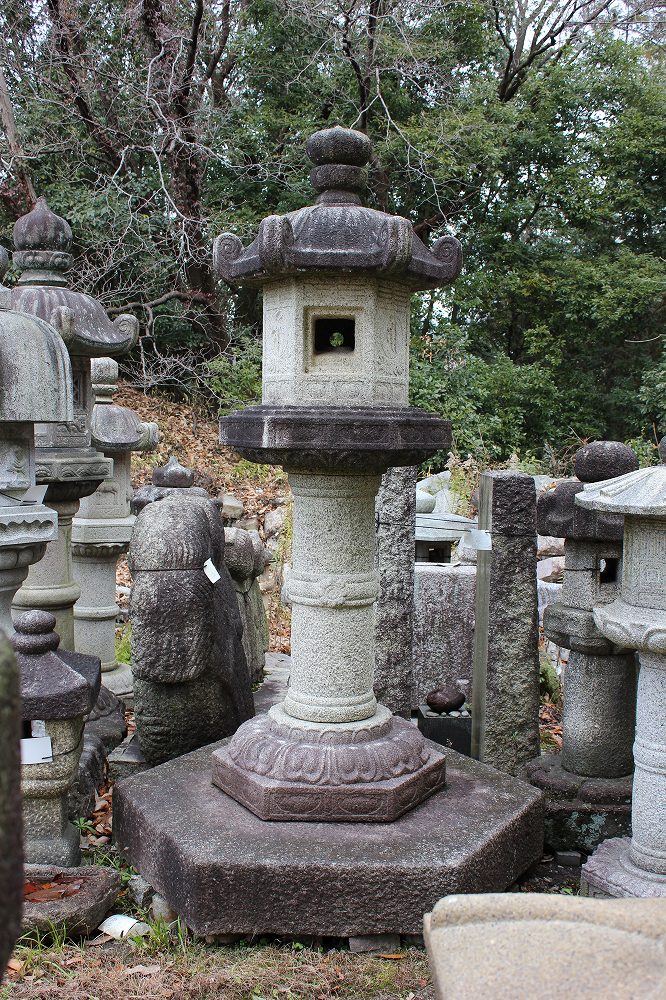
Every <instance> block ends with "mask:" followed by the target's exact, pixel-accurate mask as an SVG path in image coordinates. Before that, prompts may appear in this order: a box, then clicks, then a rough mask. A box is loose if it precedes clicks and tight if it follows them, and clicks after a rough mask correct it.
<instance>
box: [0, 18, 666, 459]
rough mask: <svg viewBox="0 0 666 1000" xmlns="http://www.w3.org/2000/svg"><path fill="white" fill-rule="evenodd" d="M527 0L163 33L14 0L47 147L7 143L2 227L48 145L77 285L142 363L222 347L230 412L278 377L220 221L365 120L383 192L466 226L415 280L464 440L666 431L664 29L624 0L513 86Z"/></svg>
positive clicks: (564, 40)
mask: <svg viewBox="0 0 666 1000" xmlns="http://www.w3.org/2000/svg"><path fill="white" fill-rule="evenodd" d="M149 6H150V5H149ZM223 6H226V5H223ZM496 6H497V5H496ZM519 6H520V10H522V9H523V8H524V5H516V6H515V7H514V5H512V4H510V3H508V4H501V5H499V6H498V7H497V9H496V13H495V14H494V13H493V10H494V8H493V7H492V6H490V5H487V4H484V3H481V2H476V0H472V2H470V3H466V4H443V3H442V4H432V5H422V4H414V3H412V2H410V0H398V2H397V3H395V4H392V5H388V7H387V10H386V13H385V14H384V15H382V17H381V18H379V19H375V20H374V21H373V19H372V17H371V9H370V5H368V4H367V3H365V2H363V0H350V4H349V13H348V16H347V17H346V18H345V16H343V14H342V13H341V11H340V10H338V9H337V8H336V7H335V5H332V4H307V3H305V2H304V0H294V2H293V3H290V4H288V5H285V4H283V3H280V2H279V0H247V2H243V3H239V4H231V5H229V11H230V20H229V22H228V23H225V22H224V20H223V17H222V13H221V8H220V5H214V4H212V3H210V2H209V0H206V2H205V3H204V4H203V5H202V7H203V10H202V19H201V23H200V25H199V26H198V28H197V31H196V32H194V31H193V22H192V18H193V16H194V14H193V10H194V8H192V7H191V5H187V4H172V5H158V7H159V10H160V12H161V13H160V16H162V17H163V18H164V19H165V23H164V25H162V26H161V27H160V32H158V34H159V37H160V38H162V39H166V41H164V42H163V43H162V42H160V43H159V45H158V46H157V48H155V47H154V45H153V42H154V39H152V37H151V36H150V33H149V30H148V28H147V24H148V22H149V20H150V18H149V17H148V15H147V16H146V17H145V18H144V17H142V18H128V17H127V7H126V4H124V3H121V2H120V0H105V2H104V3H101V0H88V2H86V3H85V4H80V3H79V2H78V0H73V2H72V3H71V4H70V5H69V6H68V8H67V10H68V13H67V18H68V20H67V24H66V25H65V26H64V27H63V25H59V24H58V23H56V21H55V20H54V18H55V17H56V14H55V13H54V12H57V11H58V10H60V7H59V5H56V4H51V5H47V6H46V7H45V8H44V11H43V12H41V13H40V12H39V11H38V10H37V8H36V7H34V5H33V6H31V5H16V4H9V5H7V6H6V9H5V10H4V11H0V28H1V29H2V31H1V32H0V38H2V39H3V41H2V42H0V45H2V46H3V56H4V57H5V58H4V63H5V75H6V77H7V80H8V85H9V88H10V96H11V100H12V104H13V107H14V113H15V116H16V120H17V130H18V136H19V139H20V142H21V143H22V146H23V148H24V151H25V155H24V156H21V155H18V156H13V157H8V158H6V160H5V161H4V162H6V163H8V164H10V165H9V166H5V167H4V168H3V171H4V172H3V185H4V186H3V189H2V190H3V194H2V197H0V237H2V238H4V239H5V241H7V240H8V239H9V235H10V229H11V225H12V223H13V221H14V219H15V217H16V215H17V214H19V213H20V211H21V210H23V208H24V207H25V205H24V204H22V203H21V198H22V195H21V185H20V182H19V181H20V178H19V176H18V173H17V171H18V170H19V169H21V168H20V164H26V165H27V166H26V169H28V170H29V171H30V175H31V178H32V181H33V184H34V186H35V188H36V189H37V191H38V193H39V194H44V195H46V196H47V198H48V199H49V202H50V203H51V205H52V207H53V208H54V209H55V210H56V211H58V212H60V213H61V214H64V215H65V216H66V217H67V218H68V219H69V220H70V222H71V224H72V226H73V229H74V232H75V239H76V242H75V246H74V248H73V249H74V254H75V266H74V268H73V271H72V273H73V277H74V281H75V283H77V284H78V285H79V286H81V287H86V289H87V290H89V291H91V292H92V293H93V294H95V295H97V296H99V297H101V298H102V300H103V301H104V303H105V304H106V305H107V306H110V307H113V308H114V309H115V310H116V311H120V310H121V309H126V308H130V309H132V310H134V311H136V312H137V315H138V316H139V318H140V320H141V323H142V331H143V334H144V340H145V343H144V347H145V351H144V354H143V356H142V360H145V357H146V356H147V355H149V354H150V352H151V351H154V352H157V353H158V354H161V355H167V356H169V355H172V354H174V353H176V354H177V353H178V352H185V351H199V352H201V354H202V358H203V360H204V361H208V362H210V359H211V358H212V357H215V360H214V361H213V362H212V363H210V364H209V366H208V368H207V374H206V378H207V379H208V378H210V383H211V387H212V389H213V394H214V395H215V396H216V397H217V398H218V399H221V400H222V412H228V411H229V410H232V409H234V408H236V407H238V406H243V405H247V404H250V403H254V402H256V401H257V400H258V399H259V395H260V392H259V388H260V354H261V346H260V326H261V315H260V296H259V294H258V292H257V291H256V290H254V289H251V288H246V289H242V290H240V291H238V290H230V289H229V288H227V287H226V286H223V285H222V284H216V282H215V280H214V277H213V276H212V273H211V267H210V245H211V243H212V239H213V237H214V236H215V235H217V234H219V233H220V232H223V231H232V232H234V233H235V234H236V235H238V236H239V237H240V238H241V239H242V240H243V241H244V242H245V243H246V244H247V243H248V242H249V241H250V240H252V239H253V238H254V236H255V235H256V231H257V227H258V224H259V222H260V220H261V219H262V218H264V217H265V216H266V215H268V214H273V213H284V212H287V211H290V210H292V209H295V208H297V207H299V206H301V205H303V204H306V203H308V202H310V201H311V199H312V192H311V189H310V186H309V183H308V179H307V177H308V163H307V160H306V157H305V153H304V142H305V139H306V138H307V136H308V134H309V133H310V132H312V131H313V130H315V129H316V128H320V127H322V126H325V125H331V124H335V123H340V124H343V125H349V126H360V127H362V128H365V129H367V131H368V133H369V135H370V137H371V138H372V140H373V143H374V156H373V161H372V163H371V166H370V173H369V186H368V195H367V199H368V203H369V204H370V205H371V206H372V207H375V208H379V209H382V210H385V211H390V212H395V213H399V214H401V215H403V216H405V217H406V218H408V219H410V221H411V222H412V223H413V224H414V226H415V227H416V230H417V233H418V235H419V236H420V237H421V238H422V239H423V240H424V242H426V243H429V242H431V241H432V240H433V239H434V238H436V237H437V236H438V235H440V234H443V233H455V235H457V236H458V237H459V238H460V240H461V242H462V244H463V248H464V254H465V268H464V271H463V274H462V275H461V276H460V278H459V279H458V281H457V282H456V283H455V284H454V285H453V286H452V287H451V288H449V289H445V290H443V291H437V292H433V293H428V294H426V295H423V296H419V297H416V298H415V304H414V315H413V325H412V352H411V357H412V388H411V396H412V402H414V403H415V404H417V405H421V406H424V407H425V408H426V409H429V410H432V411H434V412H437V413H440V414H442V415H444V416H448V417H449V418H450V419H451V421H452V424H453V430H454V441H455V448H456V449H457V451H458V452H459V453H460V454H461V455H467V454H472V455H474V456H475V458H476V459H477V460H478V461H479V462H480V463H488V462H492V463H500V462H503V461H507V460H508V459H509V458H510V457H511V456H512V455H513V454H514V453H517V454H520V455H523V456H527V455H530V456H532V459H534V460H536V461H541V460H542V459H545V460H546V461H548V462H550V461H551V459H552V456H557V455H559V454H561V453H563V452H564V453H567V454H568V453H570V451H571V450H572V449H573V448H574V447H575V445H576V444H578V443H580V441H582V440H587V439H592V438H596V437H614V438H619V439H622V440H625V439H628V438H631V439H633V440H638V441H641V442H654V441H655V440H658V438H659V436H660V435H661V434H663V433H664V431H666V392H665V391H664V390H665V388H666V355H665V354H664V332H663V331H664V305H665V302H666V263H665V258H666V253H665V250H666V240H665V232H666V227H665V226H664V214H663V206H664V203H665V202H666V198H665V194H666V191H665V187H666V185H665V177H666V170H665V169H664V166H665V162H666V87H664V75H665V74H664V49H663V47H662V46H660V45H659V44H656V43H655V42H654V41H653V40H652V39H651V38H650V33H649V31H648V30H647V28H646V27H645V25H643V27H642V29H641V31H640V32H632V31H627V32H621V31H618V30H613V28H612V25H611V22H612V18H613V17H615V14H612V15H611V12H610V11H609V12H607V13H605V14H603V15H602V16H601V17H600V18H599V19H598V20H597V22H596V23H595V24H594V26H593V28H592V30H590V31H587V30H580V31H578V30H577V31H576V32H575V33H574V34H572V35H567V32H563V33H562V34H561V36H559V35H558V37H557V38H554V39H553V42H554V44H556V46H559V45H561V47H560V48H556V49H553V50H551V49H550V47H549V46H545V54H544V56H543V58H539V59H535V60H534V61H533V62H532V63H531V64H530V65H529V66H528V67H527V68H526V70H525V72H524V73H522V75H521V76H520V78H519V79H518V80H517V81H514V83H513V84H512V85H511V86H505V83H506V75H507V69H510V66H508V64H507V52H506V47H505V44H504V41H503V38H502V32H501V31H500V30H499V27H501V25H502V24H505V23H506V24H508V23H509V22H510V21H511V18H512V17H515V18H516V19H518V17H519ZM528 6H529V5H528ZM618 6H619V5H618ZM150 9H151V10H152V8H150ZM564 9H565V5H564V4H561V5H558V4H555V5H553V6H552V10H553V11H555V14H554V15H553V16H554V17H555V19H557V17H558V16H559V15H560V13H562V12H563V11H564ZM547 10H548V11H551V8H548V9H547ZM543 16H544V17H546V18H547V17H548V16H550V15H549V14H548V13H544V15H543ZM70 19H71V23H70ZM516 23H517V21H516ZM225 24H226V28H228V32H227V34H226V35H225V30H226V29H225ZM373 24H374V26H375V28H374V29H373ZM372 30H375V31H376V34H375V35H374V36H373V38H372V44H369V33H370V32H371V31H372ZM533 30H536V29H535V24H534V22H532V24H531V26H530V25H528V27H527V30H526V35H527V37H530V33H531V31H533ZM74 37H75V38H76V44H75V45H74V46H73V47H72V48H71V50H70V51H69V53H68V54H66V55H63V46H66V45H67V44H68V42H67V39H71V38H74ZM656 37H657V36H655V38H656ZM182 39H193V41H192V42H191V43H190V44H189V45H185V44H181V43H180V41H179V40H182ZM221 39H222V42H221V41H220V40H221ZM174 40H175V41H174ZM514 41H515V39H514ZM218 44H221V45H222V47H221V49H220V58H219V62H218V63H217V64H216V65H217V67H218V68H217V70H216V71H215V73H213V75H212V76H208V77H206V73H207V67H209V66H210V61H209V60H210V54H211V52H214V51H215V49H216V46H217V45H218ZM194 45H198V46H199V47H198V48H197V50H196V52H195V53H194V57H193V65H192V66H191V67H190V70H188V71H187V72H191V75H192V83H193V85H192V86H191V87H190V88H189V90H187V102H189V103H188V106H187V108H186V109H185V113H184V114H183V115H182V116H181V117H180V118H178V117H177V114H178V110H177V106H178V102H179V101H181V99H182V100H185V99H186V98H185V97H184V96H183V94H184V85H183V86H180V85H179V81H181V82H182V80H183V76H182V74H183V72H185V69H184V67H187V65H188V63H187V60H188V59H189V53H190V50H191V46H194ZM160 46H161V48H160ZM555 53H556V57H555ZM549 56H550V58H549ZM364 74H365V75H364ZM72 79H77V80H79V82H80V87H79V90H78V91H76V92H74V91H73V90H72V87H73V84H72ZM179 86H180V89H179ZM364 88H365V89H364ZM185 89H187V88H185ZM84 99H85V100H84ZM82 100H84V104H83V106H82ZM85 101H87V102H88V104H87V109H88V110H87V111H84V110H83V107H86V105H85ZM172 115H173V116H176V117H171V116H172ZM10 161H11V162H10ZM17 165H18V166H17ZM12 170H13V171H14V174H12ZM216 293H217V301H216V300H215V296H216ZM137 303H139V304H137ZM218 355H220V356H219V357H218ZM641 449H642V451H643V452H645V454H646V455H647V454H648V452H649V449H648V447H647V445H641ZM532 459H531V460H532ZM437 461H438V462H439V463H440V466H441V465H442V464H444V462H445V461H446V456H445V455H442V456H438V459H437Z"/></svg>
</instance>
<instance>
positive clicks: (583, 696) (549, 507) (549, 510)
mask: <svg viewBox="0 0 666 1000" xmlns="http://www.w3.org/2000/svg"><path fill="white" fill-rule="evenodd" d="M637 468H638V459H637V458H636V455H635V454H634V452H633V451H632V450H631V448H629V447H628V446H627V445H625V444H622V442H620V441H593V442H592V443H590V444H586V445H584V446H583V447H582V448H579V450H578V451H577V452H576V455H575V457H574V470H575V472H576V476H577V478H576V479H567V480H564V481H563V482H561V483H559V485H558V486H557V487H556V488H555V489H554V490H550V491H548V492H546V493H544V494H543V495H542V497H541V498H540V500H539V502H538V505H537V530H538V531H539V533H540V534H541V535H554V536H555V537H560V538H561V537H563V538H564V540H565V541H564V553H565V571H564V585H563V587H562V596H561V598H560V600H559V601H557V603H555V604H551V605H550V606H549V607H547V608H546V610H545V612H544V616H543V627H544V632H545V634H546V635H547V636H548V638H549V639H551V640H552V641H553V642H554V643H555V644H556V645H559V646H564V647H565V648H567V649H570V650H571V654H570V656H569V661H568V663H567V667H566V672H565V676H564V713H563V718H562V741H563V745H562V753H561V754H542V755H541V756H540V757H538V758H536V759H535V760H533V761H530V762H529V763H528V764H527V765H526V768H525V772H524V773H525V776H526V777H527V778H528V780H530V781H532V782H533V783H534V784H535V785H537V786H538V787H539V788H543V789H544V791H545V792H546V794H547V796H548V812H547V817H546V838H547V842H548V844H549V846H550V847H552V848H555V849H562V848H564V849H568V848H575V849H576V850H583V851H585V852H586V853H589V852H590V851H592V850H593V849H594V847H596V846H597V845H598V844H599V843H600V842H601V841H602V840H604V839H606V838H607V837H613V836H617V834H619V833H626V832H627V829H628V826H629V819H630V817H629V811H630V802H631V781H632V773H633V768H634V761H633V756H632V745H633V741H634V724H635V716H636V666H635V662H634V661H635V654H634V651H633V649H629V650H627V649H622V648H618V647H617V644H616V643H614V642H613V641H612V640H610V639H609V638H607V636H605V635H603V634H602V633H601V632H600V631H599V629H598V628H597V626H596V625H595V622H594V615H593V610H594V608H598V607H600V606H601V605H603V604H609V603H610V602H611V601H613V600H615V598H616V597H617V596H618V594H619V591H620V572H621V560H622V534H623V530H624V518H623V516H622V514H618V513H609V512H605V511H596V510H589V509H584V508H583V507H580V506H578V505H577V504H576V503H575V500H576V497H577V496H579V495H581V494H582V493H583V491H584V489H585V484H587V485H588V486H589V485H590V484H594V483H597V482H601V481H604V480H606V479H610V478H611V477H613V478H617V477H618V476H621V475H622V474H623V473H627V472H634V471H635V470H636V469H637Z"/></svg>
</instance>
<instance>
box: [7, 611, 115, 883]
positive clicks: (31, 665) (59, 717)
mask: <svg viewBox="0 0 666 1000" xmlns="http://www.w3.org/2000/svg"><path fill="white" fill-rule="evenodd" d="M15 624H16V632H15V634H14V635H13V636H12V639H11V642H12V646H13V647H14V651H15V653H16V659H17V662H18V665H19V668H20V671H21V702H22V706H23V727H24V763H23V768H22V782H21V783H22V791H23V823H24V833H25V861H26V863H27V864H37V865H56V866H62V867H65V868H69V867H72V866H74V865H77V864H78V863H79V861H80V858H81V849H80V844H79V833H78V830H76V828H75V827H74V826H72V824H71V823H70V822H69V821H68V819H67V796H68V793H69V789H70V788H71V785H72V782H73V781H74V778H75V777H76V773H77V769H78V764H79V757H80V756H81V749H82V746H83V725H84V720H85V716H86V715H87V714H88V712H89V711H90V709H91V708H92V707H93V705H94V704H95V700H96V698H97V695H98V694H99V687H100V673H101V671H100V662H99V659H97V658H96V657H94V656H83V655H82V654H80V653H68V652H66V651H65V650H59V649H58V647H59V645H60V637H59V636H58V634H57V633H56V632H55V631H54V629H55V624H56V620H55V617H54V615H51V614H49V613H48V612H47V611H26V612H25V613H24V614H22V615H19V617H18V618H17V619H16V623H15ZM33 740H39V741H44V740H46V741H47V743H48V742H49V741H50V745H49V746H47V747H46V749H45V751H43V759H42V760H37V759H32V760H31V762H27V761H26V759H25V758H26V753H27V752H28V751H29V750H30V744H31V743H32V741H33ZM25 744H28V746H27V747H26V746H25ZM35 756H37V755H35Z"/></svg>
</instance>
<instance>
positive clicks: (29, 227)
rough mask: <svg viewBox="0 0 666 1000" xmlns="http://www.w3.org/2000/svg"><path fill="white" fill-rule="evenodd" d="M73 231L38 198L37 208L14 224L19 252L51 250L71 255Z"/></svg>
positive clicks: (15, 242) (15, 243) (15, 244)
mask: <svg viewBox="0 0 666 1000" xmlns="http://www.w3.org/2000/svg"><path fill="white" fill-rule="evenodd" d="M71 245H72V230H71V229H70V227H69V224H68V223H67V222H66V221H65V219H62V218H61V217H60V216H59V215H56V214H55V212H52V211H51V209H50V208H49V206H48V205H47V204H46V198H38V199H37V201H36V203H35V207H34V208H33V209H32V211H30V212H28V213H27V215H22V216H21V218H20V219H18V220H17V221H16V222H15V223H14V246H15V247H16V249H17V250H18V251H24V250H49V251H52V252H53V251H59V252H61V253H69V250H70V247H71Z"/></svg>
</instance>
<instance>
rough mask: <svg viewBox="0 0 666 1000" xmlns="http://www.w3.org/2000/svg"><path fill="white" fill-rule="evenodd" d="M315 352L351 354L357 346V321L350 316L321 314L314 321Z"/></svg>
mask: <svg viewBox="0 0 666 1000" xmlns="http://www.w3.org/2000/svg"><path fill="white" fill-rule="evenodd" d="M313 325H314V345H313V346H314V353H315V354H351V353H353V351H354V348H355V347H356V321H355V320H354V319H351V318H349V317H334V316H320V317H319V318H317V319H315V321H314V324H313Z"/></svg>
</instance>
